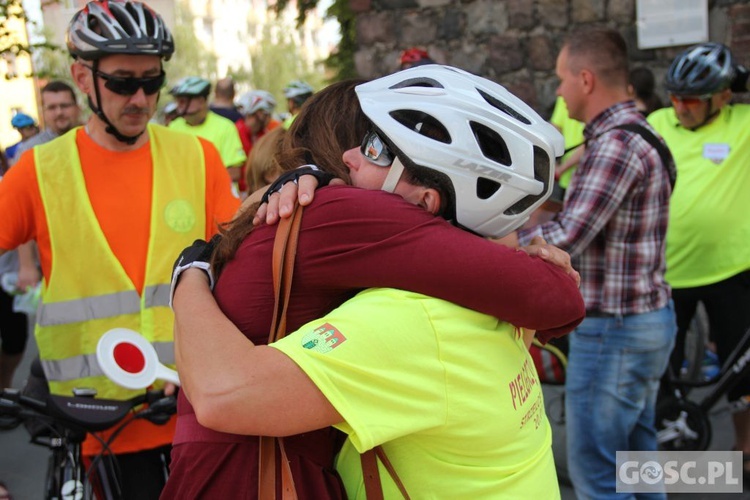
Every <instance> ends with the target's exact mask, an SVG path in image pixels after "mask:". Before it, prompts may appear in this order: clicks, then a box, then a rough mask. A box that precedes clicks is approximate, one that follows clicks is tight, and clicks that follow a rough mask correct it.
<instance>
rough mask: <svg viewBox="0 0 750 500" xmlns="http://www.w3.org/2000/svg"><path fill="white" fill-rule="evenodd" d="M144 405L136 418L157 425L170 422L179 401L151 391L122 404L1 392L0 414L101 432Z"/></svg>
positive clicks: (86, 398) (9, 391) (89, 398)
mask: <svg viewBox="0 0 750 500" xmlns="http://www.w3.org/2000/svg"><path fill="white" fill-rule="evenodd" d="M144 403H148V405H149V406H148V407H146V408H144V409H142V410H140V411H138V412H136V413H135V414H134V418H145V419H146V420H148V421H150V422H152V423H154V424H156V425H162V424H164V423H166V422H167V421H168V420H169V417H170V416H171V415H173V414H174V413H175V411H176V408H177V398H176V397H175V396H174V395H172V396H165V395H164V391H148V392H146V393H144V394H140V395H138V396H136V397H134V398H132V399H128V400H122V401H120V400H114V399H96V398H92V397H81V396H58V395H52V394H51V395H49V396H47V399H46V401H43V400H39V399H36V398H32V397H29V396H26V395H23V394H21V391H19V390H17V389H5V390H3V391H2V393H0V414H5V415H12V416H17V417H19V418H24V419H26V418H33V417H49V418H51V419H52V420H53V421H55V422H59V423H61V424H63V425H66V424H67V425H66V426H69V425H72V426H75V427H78V428H82V429H84V430H86V431H88V432H97V431H103V430H106V429H109V428H111V427H114V426H115V425H117V424H118V423H120V422H122V421H123V420H124V419H125V417H127V416H128V414H129V413H130V412H131V411H132V410H133V409H135V408H137V407H138V406H141V405H143V404H144Z"/></svg>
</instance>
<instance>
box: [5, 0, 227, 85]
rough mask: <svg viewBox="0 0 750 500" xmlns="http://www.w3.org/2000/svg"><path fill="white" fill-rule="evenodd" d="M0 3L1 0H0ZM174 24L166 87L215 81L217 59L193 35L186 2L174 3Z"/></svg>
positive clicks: (192, 20)
mask: <svg viewBox="0 0 750 500" xmlns="http://www.w3.org/2000/svg"><path fill="white" fill-rule="evenodd" d="M0 1H2V0H0ZM174 15H175V23H174V29H173V30H172V36H173V37H174V43H175V52H174V55H173V56H172V59H170V60H169V61H168V62H167V63H166V64H165V65H164V67H165V71H166V73H167V81H168V83H167V85H171V84H174V83H175V82H177V80H179V79H180V78H182V77H185V76H201V77H203V78H207V79H209V80H212V81H215V80H216V67H217V61H218V58H217V57H216V54H214V53H213V52H212V51H211V50H209V49H208V48H207V47H206V46H205V45H203V42H201V41H200V40H199V39H198V37H197V36H196V35H195V30H194V24H193V23H194V20H195V16H193V13H192V12H191V11H190V6H189V4H188V2H187V1H186V0H177V1H176V2H175V13H174Z"/></svg>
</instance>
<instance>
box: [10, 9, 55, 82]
mask: <svg viewBox="0 0 750 500" xmlns="http://www.w3.org/2000/svg"><path fill="white" fill-rule="evenodd" d="M15 22H18V23H19V24H21V23H22V24H25V25H26V26H27V27H28V29H30V30H33V29H35V28H36V23H35V22H34V21H31V20H29V19H28V18H27V17H26V11H25V10H24V8H23V3H22V0H0V55H2V57H4V58H8V59H12V58H13V57H17V56H19V55H22V54H29V55H31V54H32V53H34V52H35V51H37V50H47V51H54V50H59V48H57V47H56V46H55V45H54V44H50V43H47V42H41V43H32V44H29V43H28V42H27V41H26V40H25V39H24V38H22V37H19V36H18V33H17V32H15V31H14V30H13V29H11V28H12V24H15ZM3 76H5V78H13V77H15V76H31V75H3Z"/></svg>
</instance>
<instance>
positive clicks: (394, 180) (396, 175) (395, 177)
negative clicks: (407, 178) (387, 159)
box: [380, 157, 404, 193]
mask: <svg viewBox="0 0 750 500" xmlns="http://www.w3.org/2000/svg"><path fill="white" fill-rule="evenodd" d="M403 173H404V164H403V163H401V160H399V159H398V157H396V158H395V159H394V160H393V163H392V164H391V169H390V170H389V171H388V175H387V176H386V178H385V181H383V187H381V188H380V189H382V190H383V191H386V192H388V193H392V192H393V191H395V190H396V185H397V184H398V181H400V180H401V174H403Z"/></svg>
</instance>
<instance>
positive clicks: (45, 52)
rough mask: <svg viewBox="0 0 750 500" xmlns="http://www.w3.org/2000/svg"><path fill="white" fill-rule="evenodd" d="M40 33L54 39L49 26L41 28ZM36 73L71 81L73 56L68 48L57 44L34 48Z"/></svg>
mask: <svg viewBox="0 0 750 500" xmlns="http://www.w3.org/2000/svg"><path fill="white" fill-rule="evenodd" d="M39 35H41V36H42V37H44V39H45V40H51V39H52V32H51V30H50V29H49V28H43V29H42V30H40V32H39ZM33 55H34V73H35V75H36V76H38V77H39V78H46V79H49V80H65V81H68V83H70V81H69V80H70V63H71V62H73V58H72V57H70V54H69V53H68V51H67V50H65V49H63V48H61V47H57V46H44V47H37V48H36V49H34V52H33Z"/></svg>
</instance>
